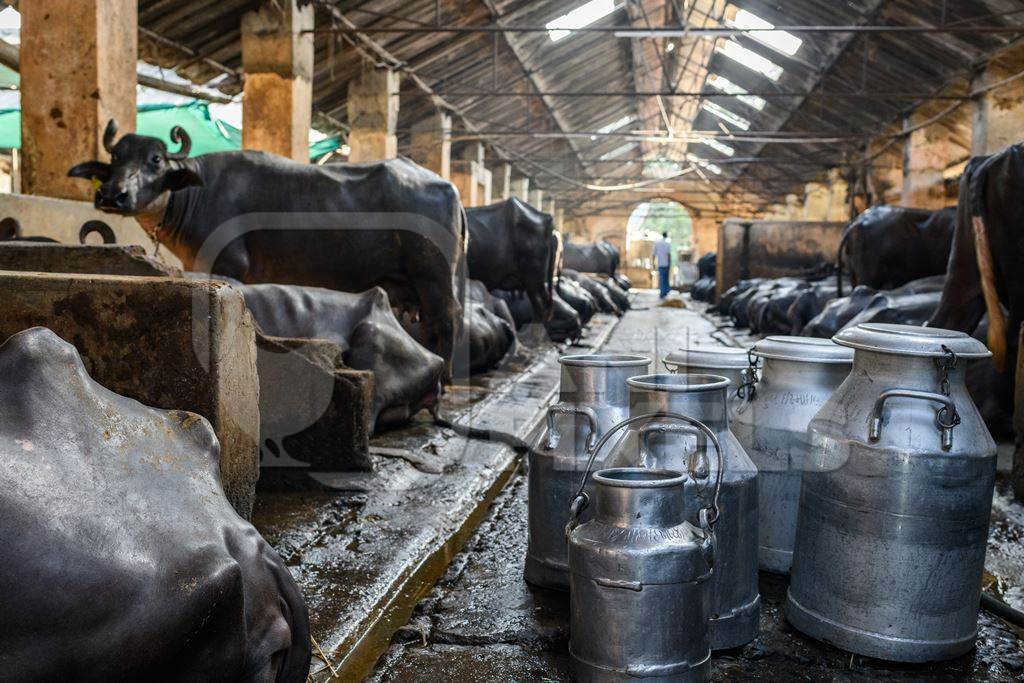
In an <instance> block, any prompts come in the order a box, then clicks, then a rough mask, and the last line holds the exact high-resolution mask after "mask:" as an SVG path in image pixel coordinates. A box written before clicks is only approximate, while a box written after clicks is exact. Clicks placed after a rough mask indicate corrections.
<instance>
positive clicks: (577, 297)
mask: <svg viewBox="0 0 1024 683" xmlns="http://www.w3.org/2000/svg"><path fill="white" fill-rule="evenodd" d="M555 291H557V292H558V296H559V298H561V299H562V301H564V302H565V303H567V304H569V306H571V307H572V309H573V310H574V311H576V313H577V314H578V315H579V316H580V324H582V325H586V324H587V323H588V322H590V319H591V318H593V317H594V314H595V313H597V312H598V311H599V310H600V311H603V310H604V309H603V308H601V307H600V304H599V303H598V302H597V299H596V298H595V297H593V296H591V294H590V292H589V291H588V290H587V289H585V288H584V287H583V286H582V285H581V284H580V283H579V282H576V281H574V280H571V279H569V278H567V277H565V276H564V273H563V276H562V277H560V278H558V282H557V283H556V285H555ZM608 303H609V304H610V303H611V300H610V299H609V300H608Z"/></svg>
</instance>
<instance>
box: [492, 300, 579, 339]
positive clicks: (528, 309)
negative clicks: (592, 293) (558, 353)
mask: <svg viewBox="0 0 1024 683" xmlns="http://www.w3.org/2000/svg"><path fill="white" fill-rule="evenodd" d="M492 294H494V295H495V296H497V297H498V298H500V299H503V300H504V301H505V302H506V303H507V304H508V308H509V310H510V311H511V312H512V317H513V318H514V319H515V321H516V327H517V328H522V327H525V326H526V325H529V324H531V323H543V325H544V330H545V332H546V333H547V336H548V338H549V339H551V341H553V342H557V343H561V342H564V341H576V340H578V339H579V338H580V336H581V335H582V334H583V321H582V320H581V319H580V315H579V313H577V312H576V311H575V310H573V308H572V306H570V305H569V304H567V303H566V302H565V301H564V300H563V299H562V297H560V296H559V295H558V293H557V292H556V293H555V294H554V295H553V296H552V297H551V315H550V316H549V317H548V319H547V320H543V321H540V320H537V319H536V318H534V317H533V308H532V306H530V301H529V299H527V298H526V295H525V294H523V293H522V292H515V291H507V290H501V289H496V290H494V291H493V292H492Z"/></svg>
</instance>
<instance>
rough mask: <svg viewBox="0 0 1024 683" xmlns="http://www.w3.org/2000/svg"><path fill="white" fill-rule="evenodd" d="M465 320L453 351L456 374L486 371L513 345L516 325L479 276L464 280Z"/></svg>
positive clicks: (502, 357) (493, 366)
mask: <svg viewBox="0 0 1024 683" xmlns="http://www.w3.org/2000/svg"><path fill="white" fill-rule="evenodd" d="M463 310H464V315H465V321H464V322H463V327H462V336H461V338H460V340H459V348H458V349H457V350H456V354H455V374H456V376H459V377H464V376H466V375H475V374H477V373H481V372H486V371H488V370H491V369H492V368H495V367H497V366H498V364H499V363H501V361H502V359H504V358H505V356H506V355H508V353H509V352H510V351H511V350H513V349H514V348H515V345H516V328H515V320H514V319H513V318H512V313H511V312H510V311H509V310H508V305H507V304H506V303H505V302H504V301H502V300H501V299H498V298H497V297H495V296H494V295H493V294H491V293H490V292H489V291H487V288H486V287H485V286H484V284H483V283H482V282H480V281H479V280H467V281H466V302H465V306H464V307H463Z"/></svg>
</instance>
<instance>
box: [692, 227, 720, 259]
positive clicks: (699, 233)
mask: <svg viewBox="0 0 1024 683" xmlns="http://www.w3.org/2000/svg"><path fill="white" fill-rule="evenodd" d="M718 223H719V221H718V220H716V219H715V218H712V217H695V218H694V219H693V253H694V255H695V256H697V257H700V256H703V255H704V254H706V253H708V252H709V251H718Z"/></svg>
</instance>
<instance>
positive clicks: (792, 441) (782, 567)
mask: <svg viewBox="0 0 1024 683" xmlns="http://www.w3.org/2000/svg"><path fill="white" fill-rule="evenodd" d="M750 353H751V356H752V357H754V358H756V359H759V360H760V361H761V364H762V365H761V369H760V371H759V372H758V373H757V375H758V379H757V383H756V384H755V385H754V390H753V391H752V392H750V393H751V397H750V399H749V403H748V405H747V406H746V407H745V409H744V410H742V411H740V413H739V414H738V415H736V416H735V419H734V420H733V422H732V431H733V433H734V434H736V438H737V439H739V441H740V443H741V444H743V449H744V450H745V451H746V452H747V455H749V456H750V459H751V460H753V461H754V465H755V466H756V467H757V474H758V484H757V501H758V502H757V507H758V519H757V528H758V535H759V537H760V541H759V542H758V549H757V559H758V565H759V566H760V568H761V569H764V570H766V571H770V572H776V573H779V574H788V573H789V568H790V565H791V564H792V562H793V539H794V538H795V537H796V512H797V505H798V503H799V501H800V475H801V474H802V472H803V462H804V458H805V456H806V454H807V451H808V448H809V447H810V444H809V442H808V440H807V425H808V424H809V423H810V421H811V418H812V417H814V415H815V413H817V412H818V409H819V408H820V407H821V406H822V405H823V404H824V403H825V401H826V400H828V397H829V396H831V395H832V392H833V391H835V390H836V387H838V386H839V385H840V384H841V383H842V381H843V380H844V379H846V376H847V375H848V374H850V366H851V364H852V363H853V349H850V348H847V347H845V346H839V345H838V344H836V343H834V342H833V341H831V340H829V339H815V338H813V337H782V336H775V337H767V338H765V339H763V340H761V341H759V342H757V344H755V345H754V347H753V348H752V349H751V351H750Z"/></svg>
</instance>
